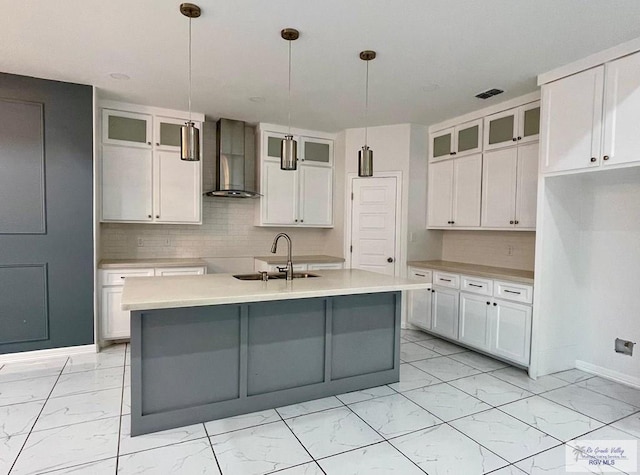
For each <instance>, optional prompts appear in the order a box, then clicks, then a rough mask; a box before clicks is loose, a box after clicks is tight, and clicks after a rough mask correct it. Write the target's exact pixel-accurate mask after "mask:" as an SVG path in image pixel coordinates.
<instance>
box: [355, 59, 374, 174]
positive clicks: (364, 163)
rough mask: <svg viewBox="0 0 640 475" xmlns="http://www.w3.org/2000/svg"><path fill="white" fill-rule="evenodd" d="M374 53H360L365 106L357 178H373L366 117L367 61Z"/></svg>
mask: <svg viewBox="0 0 640 475" xmlns="http://www.w3.org/2000/svg"><path fill="white" fill-rule="evenodd" d="M375 57H376V52H375V51H371V50H366V51H362V52H361V53H360V59H361V60H362V61H365V62H366V63H367V79H366V83H365V102H364V104H365V106H364V145H363V147H362V150H360V151H358V176H360V177H371V176H373V150H371V149H370V148H369V146H368V145H367V139H368V130H367V128H368V127H367V126H368V122H367V121H368V116H369V61H371V60H373V59H375Z"/></svg>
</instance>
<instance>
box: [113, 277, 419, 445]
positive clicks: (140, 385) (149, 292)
mask: <svg viewBox="0 0 640 475" xmlns="http://www.w3.org/2000/svg"><path fill="white" fill-rule="evenodd" d="M317 275H318V277H313V278H305V279H294V280H293V281H286V280H283V279H278V280H269V281H267V282H262V281H241V280H237V279H235V278H234V277H233V276H232V275H230V274H210V275H204V276H179V277H141V278H132V279H127V281H126V283H125V287H124V294H123V298H122V306H123V309H124V310H130V311H131V434H132V435H134V436H135V435H140V434H145V433H149V432H155V431H158V430H163V429H169V428H174V427H180V426H185V425H188V424H193V423H197V422H204V421H209V420H213V419H219V418H223V417H229V416H233V415H238V414H244V413H249V412H254V411H259V410H264V409H268V408H274V407H280V406H284V405H287V404H294V403H298V402H302V401H307V400H311V399H317V398H322V397H326V396H330V395H335V394H341V393H344V392H348V391H355V390H359V389H365V388H369V387H373V386H378V385H382V384H388V383H393V382H396V381H398V380H399V368H400V358H399V353H400V318H401V301H402V297H401V295H402V294H401V291H402V290H411V289H422V288H426V287H427V284H424V283H419V282H414V281H409V280H406V279H400V278H395V277H389V276H385V275H380V274H374V273H371V272H366V271H362V270H332V271H318V272H317Z"/></svg>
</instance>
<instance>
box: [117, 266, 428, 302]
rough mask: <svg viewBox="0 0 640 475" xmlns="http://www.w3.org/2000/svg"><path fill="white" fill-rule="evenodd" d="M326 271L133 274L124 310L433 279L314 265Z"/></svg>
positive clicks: (361, 289)
mask: <svg viewBox="0 0 640 475" xmlns="http://www.w3.org/2000/svg"><path fill="white" fill-rule="evenodd" d="M313 273H314V274H318V275H319V276H320V277H312V278H306V279H294V280H293V281H289V282H287V281H286V280H284V279H274V280H270V281H268V282H262V281H246V280H245V281H242V280H238V279H236V278H234V277H233V275H232V274H209V275H197V276H195V275H194V276H175V277H131V278H128V279H126V281H125V284H124V293H123V294H122V309H123V310H153V309H160V308H178V307H198V306H205V305H221V304H233V303H246V302H261V301H272V300H289V299H302V298H311V297H328V296H334V295H352V294H368V293H377V292H394V291H398V290H411V289H426V288H427V287H428V286H429V285H430V284H425V283H422V282H417V281H412V280H408V279H402V278H400V277H391V276H388V275H382V274H375V273H373V272H367V271H363V270H357V269H346V270H323V271H314V272H313Z"/></svg>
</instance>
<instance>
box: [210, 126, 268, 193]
mask: <svg viewBox="0 0 640 475" xmlns="http://www.w3.org/2000/svg"><path fill="white" fill-rule="evenodd" d="M255 176H256V173H255V160H252V159H249V158H247V157H246V156H245V124H244V122H242V121H239V120H230V119H220V120H219V121H218V122H217V124H216V187H215V190H213V191H210V192H208V193H205V194H206V195H207V196H220V197H225V198H258V197H259V196H261V195H260V193H257V192H256V191H255V189H256V180H255Z"/></svg>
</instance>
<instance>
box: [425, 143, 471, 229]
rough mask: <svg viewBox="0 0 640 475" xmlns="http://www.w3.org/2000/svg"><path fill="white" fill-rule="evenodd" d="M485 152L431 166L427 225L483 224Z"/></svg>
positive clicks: (463, 225)
mask: <svg viewBox="0 0 640 475" xmlns="http://www.w3.org/2000/svg"><path fill="white" fill-rule="evenodd" d="M481 183H482V154H477V155H470V156H468V157H462V158H456V159H454V160H448V161H442V162H435V163H432V164H430V166H429V183H428V190H427V191H428V201H427V226H428V227H432V228H438V227H456V226H458V227H477V226H480V198H481V196H480V191H481Z"/></svg>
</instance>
